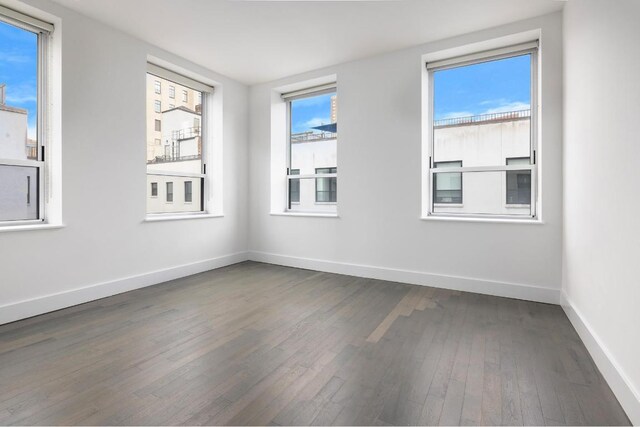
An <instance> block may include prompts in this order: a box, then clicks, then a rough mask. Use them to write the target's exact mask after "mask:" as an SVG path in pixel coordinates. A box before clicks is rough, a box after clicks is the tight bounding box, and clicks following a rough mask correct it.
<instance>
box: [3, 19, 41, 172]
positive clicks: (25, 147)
mask: <svg viewBox="0 0 640 427" xmlns="http://www.w3.org/2000/svg"><path fill="white" fill-rule="evenodd" d="M37 112H38V36H37V35H36V34H35V33H32V32H30V31H26V30H23V29H21V28H18V27H14V26H13V25H10V24H7V23H5V22H2V21H0V159H11V160H28V159H31V160H37V159H38V132H37V124H38V117H37Z"/></svg>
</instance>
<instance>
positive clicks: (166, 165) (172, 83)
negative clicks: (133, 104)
mask: <svg viewBox="0 0 640 427" xmlns="http://www.w3.org/2000/svg"><path fill="white" fill-rule="evenodd" d="M147 82H148V83H147V142H146V146H147V182H148V183H149V184H150V183H152V182H153V183H157V185H156V186H155V187H154V186H153V185H147V188H150V189H151V190H150V192H149V194H148V195H147V213H148V214H166V213H174V214H175V213H197V212H203V211H205V210H207V207H206V206H204V205H205V197H203V195H204V192H205V189H206V186H207V185H208V184H207V174H206V172H207V168H206V164H205V162H204V161H203V159H204V158H206V157H204V153H205V152H206V150H207V143H206V141H207V139H206V136H207V131H208V130H207V129H206V124H207V123H208V122H209V121H208V120H207V114H208V110H207V108H204V107H203V105H202V104H197V105H196V104H194V103H193V101H194V100H201V102H202V103H206V100H207V99H208V98H207V95H210V94H211V93H212V91H213V88H211V87H209V86H207V85H204V84H202V83H199V82H197V81H194V80H192V79H189V78H187V77H184V76H182V75H179V74H176V73H173V72H172V71H169V70H165V69H164V68H160V67H157V66H155V65H152V64H149V72H148V73H147ZM157 82H160V84H161V86H162V85H166V86H168V87H169V88H170V89H169V91H166V92H165V93H158V92H157V91H156V90H155V87H157V84H156V83H157ZM171 88H173V89H171ZM176 88H178V90H180V91H181V92H182V93H186V94H187V96H186V99H188V100H191V101H192V102H191V103H189V102H187V103H186V104H185V105H182V106H180V107H178V108H172V109H168V110H164V111H163V110H161V109H160V110H159V109H158V108H157V107H158V106H159V105H161V103H162V102H163V101H165V102H168V101H169V99H170V98H171V96H173V95H175V90H176ZM196 94H198V95H197V96H196ZM165 97H166V99H165ZM158 141H159V142H160V143H159V144H158ZM158 186H159V187H161V188H165V190H166V197H165V200H162V199H161V198H158V197H156V196H157V188H158ZM154 188H155V194H154ZM174 192H177V193H178V194H174ZM180 193H182V194H180ZM174 195H175V197H174Z"/></svg>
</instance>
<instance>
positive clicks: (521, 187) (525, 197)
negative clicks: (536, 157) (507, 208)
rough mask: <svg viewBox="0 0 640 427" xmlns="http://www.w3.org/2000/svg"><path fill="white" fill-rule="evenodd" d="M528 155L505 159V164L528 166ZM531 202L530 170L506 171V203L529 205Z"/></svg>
mask: <svg viewBox="0 0 640 427" xmlns="http://www.w3.org/2000/svg"><path fill="white" fill-rule="evenodd" d="M529 164H530V159H529V157H517V158H511V159H507V165H525V166H529ZM530 203H531V171H530V170H528V169H526V170H510V171H507V205H529V204H530Z"/></svg>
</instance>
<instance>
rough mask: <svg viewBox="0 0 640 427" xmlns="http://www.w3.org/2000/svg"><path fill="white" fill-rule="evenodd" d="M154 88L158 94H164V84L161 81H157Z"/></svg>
mask: <svg viewBox="0 0 640 427" xmlns="http://www.w3.org/2000/svg"><path fill="white" fill-rule="evenodd" d="M154 88H155V92H156V93H157V94H160V93H161V92H162V83H160V80H156V81H155V83H154Z"/></svg>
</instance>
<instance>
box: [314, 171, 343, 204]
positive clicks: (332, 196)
mask: <svg viewBox="0 0 640 427" xmlns="http://www.w3.org/2000/svg"><path fill="white" fill-rule="evenodd" d="M325 173H331V174H336V173H338V168H317V169H316V174H318V175H319V174H325ZM337 200H338V178H316V202H321V203H336V201H337Z"/></svg>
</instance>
